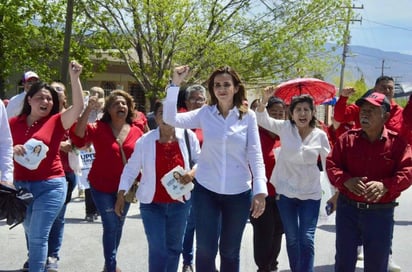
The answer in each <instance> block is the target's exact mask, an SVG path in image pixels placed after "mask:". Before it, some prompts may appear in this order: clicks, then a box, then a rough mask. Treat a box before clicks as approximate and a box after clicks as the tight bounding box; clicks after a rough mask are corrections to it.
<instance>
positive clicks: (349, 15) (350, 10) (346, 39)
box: [339, 5, 363, 94]
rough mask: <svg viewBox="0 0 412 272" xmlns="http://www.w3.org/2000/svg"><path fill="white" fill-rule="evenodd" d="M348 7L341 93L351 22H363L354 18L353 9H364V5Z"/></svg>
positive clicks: (340, 84)
mask: <svg viewBox="0 0 412 272" xmlns="http://www.w3.org/2000/svg"><path fill="white" fill-rule="evenodd" d="M346 8H347V9H348V13H347V17H346V19H345V22H346V28H345V32H344V33H343V52H342V65H341V69H340V80H339V94H340V92H341V91H342V89H343V80H344V77H345V65H346V57H347V53H348V48H349V46H348V45H349V43H350V38H351V36H350V29H349V24H350V23H351V22H362V18H361V19H352V15H353V10H354V9H363V5H362V6H360V7H356V6H355V5H352V6H351V7H346Z"/></svg>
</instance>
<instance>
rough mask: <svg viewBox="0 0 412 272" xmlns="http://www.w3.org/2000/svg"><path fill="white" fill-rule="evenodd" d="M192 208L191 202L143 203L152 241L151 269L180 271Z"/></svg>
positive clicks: (150, 253)
mask: <svg viewBox="0 0 412 272" xmlns="http://www.w3.org/2000/svg"><path fill="white" fill-rule="evenodd" d="M189 208H190V204H189V203H188V202H185V203H180V202H179V203H150V204H144V203H141V204H140V214H141V216H142V221H143V227H144V231H145V233H146V238H147V243H148V245H149V272H176V271H177V269H178V266H179V257H180V254H181V253H182V246H183V235H184V231H185V227H186V220H187V216H188V214H189Z"/></svg>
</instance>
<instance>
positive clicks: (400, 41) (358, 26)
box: [350, 0, 412, 55]
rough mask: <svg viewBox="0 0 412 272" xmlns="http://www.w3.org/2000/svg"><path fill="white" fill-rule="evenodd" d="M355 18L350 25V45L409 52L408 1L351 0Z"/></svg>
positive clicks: (411, 20)
mask: <svg viewBox="0 0 412 272" xmlns="http://www.w3.org/2000/svg"><path fill="white" fill-rule="evenodd" d="M353 3H354V5H355V6H361V5H362V4H363V9H355V10H354V11H355V13H356V14H357V18H360V17H362V23H359V22H354V23H353V24H351V25H350V31H351V36H352V39H351V43H350V44H351V45H362V46H367V47H372V48H378V49H381V50H384V51H393V52H399V53H405V54H410V55H412V0H392V1H390V0H355V1H353Z"/></svg>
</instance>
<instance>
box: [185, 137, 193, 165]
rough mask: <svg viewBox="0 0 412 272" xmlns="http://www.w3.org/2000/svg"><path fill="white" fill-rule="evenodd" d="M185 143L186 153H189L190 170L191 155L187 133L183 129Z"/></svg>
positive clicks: (190, 163) (191, 163)
mask: <svg viewBox="0 0 412 272" xmlns="http://www.w3.org/2000/svg"><path fill="white" fill-rule="evenodd" d="M185 142H186V147H187V152H188V153H189V165H190V168H192V167H193V161H192V154H191V152H190V142H189V133H187V130H186V129H185Z"/></svg>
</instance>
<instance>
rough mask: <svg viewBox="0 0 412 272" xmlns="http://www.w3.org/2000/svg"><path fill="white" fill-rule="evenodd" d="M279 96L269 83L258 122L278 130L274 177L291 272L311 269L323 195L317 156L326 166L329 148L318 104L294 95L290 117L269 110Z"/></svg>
mask: <svg viewBox="0 0 412 272" xmlns="http://www.w3.org/2000/svg"><path fill="white" fill-rule="evenodd" d="M272 95H274V96H276V95H277V92H276V89H275V88H274V87H266V88H265V89H264V91H263V95H262V100H261V103H260V105H259V106H258V108H257V111H256V118H257V122H258V124H259V126H261V127H263V128H265V129H267V130H269V131H271V132H273V133H276V134H277V135H278V136H279V138H280V141H281V143H282V148H281V150H280V152H279V156H278V158H277V161H276V165H275V168H274V170H273V172H272V175H271V178H270V182H271V183H272V184H273V185H274V186H275V188H276V191H277V194H278V200H277V205H278V207H279V213H280V217H281V219H282V223H283V229H284V232H285V236H286V247H287V252H288V257H289V266H290V268H291V270H292V272H295V271H296V272H299V271H306V272H311V271H313V267H314V256H315V250H314V238H315V230H316V224H317V221H318V216H319V207H320V201H321V197H322V188H321V184H320V171H319V168H318V158H319V156H320V157H321V160H322V163H323V166H324V165H325V161H326V156H327V155H328V153H329V151H330V146H329V141H328V137H327V135H326V133H325V132H324V131H323V130H321V129H319V128H317V127H316V117H315V104H314V102H313V98H312V97H311V96H309V95H306V94H305V95H300V96H296V97H294V98H292V100H291V103H290V106H289V120H276V119H273V118H271V117H270V116H269V114H268V112H267V110H266V108H265V106H266V103H267V102H268V99H269V97H271V96H272Z"/></svg>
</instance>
